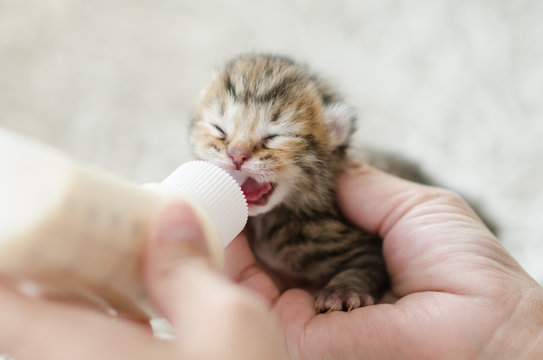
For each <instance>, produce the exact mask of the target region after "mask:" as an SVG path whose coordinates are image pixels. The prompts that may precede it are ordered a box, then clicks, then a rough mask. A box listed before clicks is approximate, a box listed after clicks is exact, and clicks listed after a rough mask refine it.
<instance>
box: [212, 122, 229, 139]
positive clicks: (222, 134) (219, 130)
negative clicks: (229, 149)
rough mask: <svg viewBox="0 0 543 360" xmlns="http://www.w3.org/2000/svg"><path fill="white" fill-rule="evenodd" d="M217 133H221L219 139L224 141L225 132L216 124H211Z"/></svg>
mask: <svg viewBox="0 0 543 360" xmlns="http://www.w3.org/2000/svg"><path fill="white" fill-rule="evenodd" d="M211 125H213V127H214V128H215V129H217V131H218V132H219V133H221V136H220V139H221V140H224V139H226V132H225V131H224V130H223V129H222V128H221V127H220V126H219V125H217V124H211Z"/></svg>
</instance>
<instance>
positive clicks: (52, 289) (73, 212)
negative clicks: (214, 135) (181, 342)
mask: <svg viewBox="0 0 543 360" xmlns="http://www.w3.org/2000/svg"><path fill="white" fill-rule="evenodd" d="M8 135H9V136H8ZM10 136H11V135H10V134H7V135H6V133H2V132H0V153H1V154H3V155H0V171H1V172H2V173H3V179H2V180H0V196H1V197H0V216H1V217H2V218H3V219H4V225H1V226H0V275H1V276H2V277H6V278H8V279H10V280H12V281H14V282H15V283H17V284H19V286H22V287H23V290H24V288H29V284H30V287H32V286H33V287H34V288H36V289H37V290H38V291H39V292H45V293H47V294H51V293H52V294H54V295H55V296H61V297H77V298H85V299H87V300H90V301H93V302H94V303H96V304H98V305H101V306H103V307H104V308H107V309H110V310H120V311H122V312H123V313H127V314H129V315H130V316H132V317H135V318H142V319H146V318H149V317H150V316H151V315H152V313H153V311H152V309H151V307H150V306H149V303H148V300H147V296H146V292H145V289H144V287H143V284H142V280H141V254H142V251H143V246H144V241H145V239H146V237H147V235H148V222H149V219H150V217H151V216H152V215H153V214H154V213H155V212H156V211H157V210H158V208H159V207H160V206H161V205H163V204H164V203H165V202H167V201H171V200H173V199H175V198H178V199H184V200H185V201H187V202H189V203H190V204H191V205H192V206H193V208H194V209H195V213H196V214H197V215H198V217H199V218H200V220H201V222H202V225H203V227H204V231H205V233H206V239H207V242H208V243H207V245H208V248H209V249H210V253H211V254H212V257H213V260H214V261H215V262H217V263H220V262H221V261H222V254H223V247H222V245H221V241H220V239H219V232H218V231H217V226H216V225H215V223H214V222H213V219H212V218H211V217H210V216H208V214H207V213H206V210H205V206H202V205H201V204H200V200H199V199H198V194H196V195H194V194H191V193H190V190H188V192H186V193H184V192H183V189H182V188H180V189H175V188H174V187H172V186H152V187H141V186H139V185H136V184H132V183H130V182H128V181H125V180H122V179H119V178H118V177H116V176H113V175H111V174H108V173H106V172H104V171H101V170H99V169H96V168H93V167H90V166H86V165H83V164H80V163H78V162H75V161H73V160H71V159H69V158H68V157H66V156H64V155H63V154H61V153H59V152H57V151H55V150H53V149H50V148H48V147H46V146H43V145H40V144H35V143H33V142H29V141H27V140H26V139H22V138H20V137H15V138H14V137H13V136H11V137H10ZM17 153H18V154H19V156H18V157H17V158H14V157H13V156H15V154H17ZM37 162H39V164H38V163H37ZM206 166H209V165H206ZM215 170H216V169H215ZM192 172H193V171H192V170H191V169H189V172H188V173H189V174H192ZM204 180H205V179H204ZM202 181H203V180H202ZM200 182H201V179H196V183H200ZM232 182H233V180H232ZM230 185H231V184H230ZM202 186H203V187H204V188H205V187H206V185H205V184H204V185H202ZM236 186H237V185H236ZM217 191H219V193H217V194H216V195H214V196H215V197H217V198H220V197H221V194H220V192H221V190H220V189H219V190H217ZM2 195H3V196H2ZM240 216H243V214H240ZM243 223H244V222H243ZM238 227H239V226H238ZM242 227H243V226H242ZM239 231H241V228H240V229H239ZM239 231H238V232H239ZM231 233H232V232H231ZM230 240H231V239H230Z"/></svg>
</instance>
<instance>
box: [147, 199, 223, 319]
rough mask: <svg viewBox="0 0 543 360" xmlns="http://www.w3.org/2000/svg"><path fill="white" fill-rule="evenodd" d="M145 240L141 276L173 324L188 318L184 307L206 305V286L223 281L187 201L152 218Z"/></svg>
mask: <svg viewBox="0 0 543 360" xmlns="http://www.w3.org/2000/svg"><path fill="white" fill-rule="evenodd" d="M147 240H148V241H147V243H146V249H145V253H144V254H145V255H144V274H143V276H144V281H145V285H146V288H147V290H148V291H149V295H150V297H151V300H152V301H153V303H154V305H155V306H156V307H157V308H158V310H159V311H160V312H161V313H162V315H163V316H165V317H166V318H167V319H168V320H169V321H170V322H171V323H172V325H173V326H174V327H175V328H177V327H178V325H179V326H180V325H181V324H183V323H188V322H191V321H190V316H191V315H190V314H191V312H190V311H184V309H189V308H192V309H194V308H199V307H200V306H205V305H204V304H203V302H205V299H206V298H207V296H205V295H206V293H207V292H208V291H209V289H208V288H209V287H213V286H219V287H220V286H221V285H222V283H223V282H224V281H223V279H222V278H221V277H220V275H219V273H218V270H217V269H215V268H214V267H213V266H212V265H211V260H210V258H209V252H208V249H207V247H206V241H205V231H204V229H203V227H202V224H201V223H200V221H199V219H198V216H197V215H196V213H195V212H194V211H193V209H192V208H191V207H190V206H189V205H188V204H186V203H183V202H175V203H171V204H168V205H166V206H165V207H164V208H162V209H161V210H160V211H159V212H158V213H157V215H156V217H155V218H154V219H153V220H152V221H151V224H150V234H149V238H148V239H147ZM180 304H183V306H180Z"/></svg>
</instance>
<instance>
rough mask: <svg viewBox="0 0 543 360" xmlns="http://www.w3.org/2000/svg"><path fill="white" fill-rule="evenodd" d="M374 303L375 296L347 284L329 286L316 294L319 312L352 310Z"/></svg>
mask: <svg viewBox="0 0 543 360" xmlns="http://www.w3.org/2000/svg"><path fill="white" fill-rule="evenodd" d="M374 303H375V299H374V298H373V296H371V295H369V294H366V293H363V292H360V291H357V290H356V289H354V288H353V287H346V286H327V287H325V288H324V289H322V290H320V291H319V292H318V293H317V294H316V295H315V309H316V310H317V313H327V312H330V311H351V310H353V309H356V308H359V307H362V306H368V305H373V304H374Z"/></svg>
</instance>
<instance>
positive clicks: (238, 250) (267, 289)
mask: <svg viewBox="0 0 543 360" xmlns="http://www.w3.org/2000/svg"><path fill="white" fill-rule="evenodd" d="M225 258H226V261H225V266H224V270H223V273H224V274H226V275H227V276H228V277H229V278H231V279H232V280H233V281H234V282H236V283H238V284H241V285H243V286H246V287H247V288H249V289H251V290H252V291H255V292H256V293H258V294H260V295H262V297H263V298H264V299H265V300H266V301H268V302H269V303H273V302H274V301H275V300H276V299H277V297H278V296H279V289H278V287H277V286H276V284H275V282H274V281H273V280H272V278H271V277H270V276H269V275H268V274H267V273H266V272H265V271H264V270H263V268H262V266H261V265H260V264H259V263H258V262H257V261H256V259H255V257H254V255H253V252H252V251H251V248H250V246H249V242H248V241H247V234H246V233H245V232H243V233H241V234H240V235H238V236H237V237H236V238H235V239H234V240H233V241H232V242H231V243H230V245H228V247H227V248H226V253H225Z"/></svg>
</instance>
